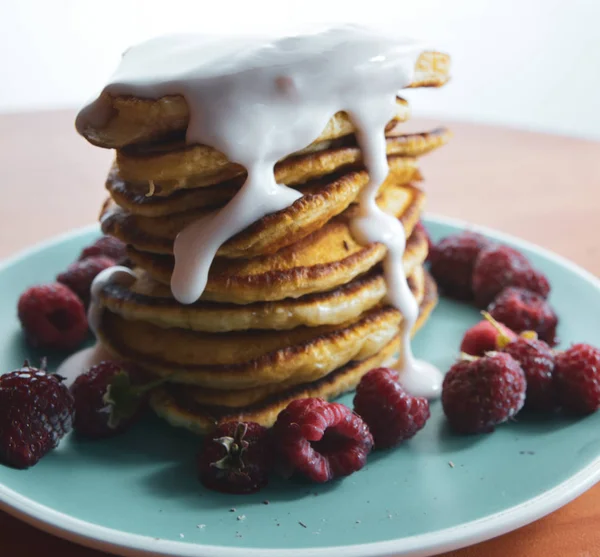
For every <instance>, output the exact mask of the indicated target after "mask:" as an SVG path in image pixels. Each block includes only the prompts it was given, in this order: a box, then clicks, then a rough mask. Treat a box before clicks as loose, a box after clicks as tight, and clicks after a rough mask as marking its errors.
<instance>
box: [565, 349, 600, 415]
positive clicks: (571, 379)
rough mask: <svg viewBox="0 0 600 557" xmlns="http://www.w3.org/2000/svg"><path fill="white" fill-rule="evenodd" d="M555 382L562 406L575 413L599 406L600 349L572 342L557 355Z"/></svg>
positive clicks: (592, 410)
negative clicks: (569, 346)
mask: <svg viewBox="0 0 600 557" xmlns="http://www.w3.org/2000/svg"><path fill="white" fill-rule="evenodd" d="M554 382H555V387H556V392H557V395H558V400H559V402H560V404H561V406H562V407H563V408H564V409H565V410H567V411H569V412H572V413H575V414H590V413H592V412H595V411H596V410H598V408H600V349H598V348H594V347H593V346H590V345H589V344H575V345H574V346H571V348H569V349H568V350H565V351H564V352H559V353H558V354H557V355H556V367H555V369H554Z"/></svg>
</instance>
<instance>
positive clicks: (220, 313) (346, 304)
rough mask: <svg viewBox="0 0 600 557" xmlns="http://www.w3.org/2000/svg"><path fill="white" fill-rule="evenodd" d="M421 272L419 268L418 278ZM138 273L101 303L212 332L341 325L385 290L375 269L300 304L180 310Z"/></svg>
mask: <svg viewBox="0 0 600 557" xmlns="http://www.w3.org/2000/svg"><path fill="white" fill-rule="evenodd" d="M420 271H421V270H420V269H419V268H417V269H416V270H415V273H418V272H420ZM137 274H138V278H137V279H136V280H135V282H134V283H133V284H131V285H129V286H125V285H121V284H109V285H107V286H106V287H105V288H104V290H103V291H102V292H101V294H100V303H101V304H102V305H103V306H105V307H106V308H107V309H109V310H110V311H111V312H112V313H116V314H118V315H121V316H122V317H123V318H125V319H129V320H138V321H145V322H147V323H151V324H153V325H156V326H158V327H164V328H169V327H180V328H182V329H190V330H192V331H203V332H208V333H223V332H229V331H245V330H248V329H272V330H281V329H293V328H294V327H299V326H302V325H304V326H307V327H318V326H320V325H339V324H341V323H344V322H347V321H350V320H353V319H356V318H357V317H358V316H359V315H361V314H362V313H364V312H365V311H368V310H369V309H371V308H373V307H375V306H376V305H378V304H379V303H380V302H381V301H382V300H383V298H384V296H385V294H386V291H387V289H386V284H385V280H384V278H383V273H382V272H381V271H380V270H375V271H374V272H372V273H369V274H367V275H364V276H361V277H358V278H357V279H355V280H353V281H352V282H350V283H348V284H345V285H343V286H340V287H339V288H336V289H335V290H331V291H329V292H319V293H317V294H309V295H308V296H302V297H301V298H297V299H293V298H288V299H286V300H280V301H277V302H258V303H255V304H247V305H239V304H225V303H220V304H217V303H213V302H202V301H200V302H196V303H195V304H190V305H182V304H179V303H178V302H177V301H176V300H175V299H174V298H173V296H172V294H171V290H170V288H169V287H168V286H165V285H163V284H159V283H157V282H156V281H154V280H152V279H151V278H150V277H149V276H148V274H147V273H145V272H144V271H141V270H139V269H138V271H137Z"/></svg>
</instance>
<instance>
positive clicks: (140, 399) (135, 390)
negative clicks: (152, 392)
mask: <svg viewBox="0 0 600 557" xmlns="http://www.w3.org/2000/svg"><path fill="white" fill-rule="evenodd" d="M142 381H143V375H142V374H141V372H140V371H139V370H137V369H136V368H134V367H133V366H131V365H130V364H127V363H125V362H100V363H99V364H98V365H95V366H93V367H92V368H90V369H89V370H88V371H87V372H86V373H83V374H81V375H80V376H79V377H77V379H76V380H75V382H74V383H73V385H72V386H71V393H72V395H73V398H74V399H75V422H74V424H73V426H74V429H75V431H76V433H77V434H78V435H83V436H85V437H89V438H91V439H100V438H103V437H111V436H113V435H117V434H119V433H122V432H123V431H125V430H126V429H128V428H129V427H130V426H131V425H132V424H133V423H134V422H136V421H137V420H138V418H139V417H140V416H141V412H142V410H143V408H144V402H145V399H146V397H145V393H146V391H147V388H146V387H145V386H143V385H142Z"/></svg>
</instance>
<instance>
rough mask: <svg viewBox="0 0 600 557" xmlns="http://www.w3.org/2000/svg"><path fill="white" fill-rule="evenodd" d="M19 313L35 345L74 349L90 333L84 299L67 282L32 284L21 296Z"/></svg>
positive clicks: (23, 325)
mask: <svg viewBox="0 0 600 557" xmlns="http://www.w3.org/2000/svg"><path fill="white" fill-rule="evenodd" d="M18 314H19V320H20V321H21V326H22V327H23V330H24V332H25V338H26V339H27V342H29V344H31V345H32V346H33V347H35V348H50V349H63V350H72V349H73V348H76V347H77V346H78V345H79V344H81V343H82V342H83V341H84V340H85V337H86V336H87V331H88V325H87V318H86V315H85V309H84V307H83V303H82V302H81V300H80V299H79V298H78V297H77V295H76V294H75V293H74V292H73V291H72V290H71V289H70V288H67V287H66V286H65V285H64V284H59V283H53V284H47V285H43V286H34V287H32V288H29V289H28V290H26V291H25V292H24V293H23V294H22V295H21V297H20V298H19V303H18Z"/></svg>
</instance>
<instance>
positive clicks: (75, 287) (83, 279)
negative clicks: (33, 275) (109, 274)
mask: <svg viewBox="0 0 600 557" xmlns="http://www.w3.org/2000/svg"><path fill="white" fill-rule="evenodd" d="M114 265H116V263H115V261H114V259H110V258H108V257H106V256H104V255H95V256H92V257H87V258H86V259H83V260H81V261H76V262H75V263H72V264H71V265H69V267H68V268H67V270H66V271H65V272H64V273H61V274H60V275H58V277H56V280H57V282H60V283H61V284H64V285H65V286H68V287H69V288H70V289H71V290H72V291H73V292H75V294H77V295H78V296H79V298H80V299H81V301H82V302H83V305H84V306H85V307H87V306H89V304H90V287H91V286H92V281H93V280H94V279H95V278H96V275H97V274H98V273H100V272H101V271H104V269H108V268H109V267H113V266H114Z"/></svg>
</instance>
